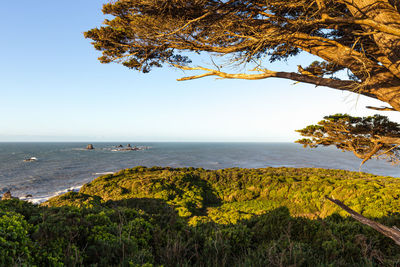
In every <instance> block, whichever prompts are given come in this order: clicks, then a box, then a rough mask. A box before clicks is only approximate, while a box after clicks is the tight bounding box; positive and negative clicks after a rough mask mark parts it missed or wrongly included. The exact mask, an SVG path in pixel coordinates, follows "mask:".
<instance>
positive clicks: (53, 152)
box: [0, 143, 400, 202]
mask: <svg viewBox="0 0 400 267" xmlns="http://www.w3.org/2000/svg"><path fill="white" fill-rule="evenodd" d="M131 144H132V146H133V145H137V146H146V147H149V149H147V150H140V151H112V150H113V148H115V146H117V145H119V143H93V145H94V147H95V150H85V149H84V148H85V147H86V145H87V143H0V193H1V194H2V193H4V192H5V191H6V190H11V193H12V194H13V195H14V196H17V197H21V198H24V197H25V196H26V195H28V194H30V195H32V196H33V197H32V198H30V200H31V201H33V202H40V201H43V200H45V199H47V198H48V197H50V196H54V195H57V194H60V193H62V192H67V191H68V190H74V189H78V188H79V187H80V186H81V185H82V184H84V183H87V182H90V181H91V180H93V179H94V178H96V177H97V176H99V175H101V174H103V173H107V172H115V171H118V170H120V169H124V168H132V167H134V166H139V165H140V166H147V167H152V166H170V167H202V168H205V169H222V168H230V167H241V168H264V167H280V166H286V167H319V168H330V169H345V170H352V171H358V167H359V164H360V160H359V159H357V158H356V157H355V156H353V154H352V153H347V152H346V153H344V152H341V151H339V150H337V149H336V148H318V149H304V148H303V147H302V146H301V145H298V144H292V143H131ZM123 145H124V146H126V144H123ZM30 157H36V158H37V159H38V160H37V161H34V162H24V161H23V160H24V159H26V158H30ZM362 171H364V172H369V173H373V174H378V175H385V176H394V177H399V176H400V167H399V166H392V165H390V164H389V163H386V162H384V161H376V160H373V161H372V160H371V161H370V162H367V163H366V164H365V165H364V166H363V168H362Z"/></svg>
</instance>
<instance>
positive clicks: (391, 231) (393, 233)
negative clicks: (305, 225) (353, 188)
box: [325, 196, 400, 245]
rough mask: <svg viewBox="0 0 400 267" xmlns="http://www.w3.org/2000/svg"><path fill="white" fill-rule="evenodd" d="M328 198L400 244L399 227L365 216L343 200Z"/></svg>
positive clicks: (358, 219) (352, 215) (363, 222)
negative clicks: (389, 225)
mask: <svg viewBox="0 0 400 267" xmlns="http://www.w3.org/2000/svg"><path fill="white" fill-rule="evenodd" d="M325 198H326V199H328V200H329V201H331V202H332V203H334V204H336V205H338V206H339V207H340V208H342V209H343V210H345V211H346V212H347V213H349V214H350V216H351V217H353V218H354V219H355V220H357V221H359V222H360V223H362V224H365V225H368V226H370V227H372V228H373V229H375V230H376V231H378V232H380V233H381V234H383V235H385V236H387V237H389V238H391V239H392V240H393V241H394V242H395V243H396V244H397V245H400V231H399V230H398V228H397V227H392V228H390V227H387V226H385V225H383V224H380V223H378V222H374V221H372V220H370V219H367V218H365V217H364V216H362V215H361V214H359V213H357V212H355V211H354V210H352V209H350V208H349V207H348V206H346V205H345V204H343V202H341V201H339V200H336V199H332V198H330V197H328V196H325Z"/></svg>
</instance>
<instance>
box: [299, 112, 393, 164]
mask: <svg viewBox="0 0 400 267" xmlns="http://www.w3.org/2000/svg"><path fill="white" fill-rule="evenodd" d="M297 132H299V133H300V134H301V135H302V136H304V137H307V138H304V139H300V140H297V141H296V143H300V144H303V146H304V147H311V148H315V147H318V146H331V145H332V146H336V148H338V149H341V150H343V151H351V152H353V153H354V155H356V156H357V157H358V158H360V159H363V161H362V163H361V164H363V163H365V162H366V161H367V160H369V159H371V158H386V159H388V160H389V161H391V162H398V161H399V157H400V156H399V153H400V148H399V147H398V142H399V140H398V138H399V137H400V124H398V123H395V122H392V121H390V120H389V119H388V118H387V117H386V116H381V115H374V116H369V117H352V116H350V115H347V114H335V115H330V116H325V117H324V120H322V121H320V122H318V124H317V125H309V126H307V127H306V128H304V129H301V130H297Z"/></svg>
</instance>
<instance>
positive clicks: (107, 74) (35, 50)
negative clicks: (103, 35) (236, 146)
mask: <svg viewBox="0 0 400 267" xmlns="http://www.w3.org/2000/svg"><path fill="white" fill-rule="evenodd" d="M104 2H105V1H100V0H99V1H96V0H88V1H77V0H71V1H54V0H52V1H49V0H42V1H31V0H19V1H5V2H4V3H2V6H1V8H0V21H1V25H3V27H2V33H1V35H0V50H1V51H2V53H1V55H2V58H1V61H0V73H1V74H0V75H1V76H0V78H1V79H0V90H1V91H0V92H1V97H0V114H1V115H0V141H85V142H86V141H266V142H276V141H293V140H295V139H296V138H298V135H297V134H296V133H295V132H294V130H295V129H300V128H302V127H304V126H306V125H308V124H310V123H315V122H317V121H318V120H320V119H321V118H322V117H323V116H324V115H328V114H332V113H337V112H342V113H351V114H354V115H368V114H374V113H375V112H373V111H368V110H366V109H365V108H364V106H365V105H378V106H379V105H380V103H377V101H371V100H368V99H366V98H364V97H359V96H357V95H351V94H350V93H342V92H339V91H336V90H332V89H327V88H323V87H318V88H315V87H314V86H312V85H307V84H296V85H293V82H292V81H288V80H278V79H267V80H263V81H241V80H216V79H214V78H204V79H200V80H194V81H187V82H177V81H176V79H177V78H179V77H182V76H184V73H182V71H177V70H174V69H171V68H163V69H159V70H157V71H154V72H152V73H150V74H140V73H137V72H134V71H131V70H129V69H127V68H125V67H123V66H120V65H117V64H107V65H104V64H100V63H99V62H98V61H97V57H98V56H99V53H98V52H97V51H95V50H94V48H93V47H92V46H91V45H90V41H89V40H85V39H84V38H83V34H82V33H83V32H84V31H86V30H88V29H90V28H93V27H96V26H99V25H100V24H101V22H102V21H103V19H104V16H103V15H102V13H101V6H102V3H104ZM206 59H207V58H206V57H205V58H204V59H202V61H205V60H206ZM307 60H310V58H309V57H307V56H303V57H300V58H297V59H296V60H294V61H290V62H289V63H280V64H278V65H276V66H272V68H273V69H274V70H277V69H278V68H284V69H285V70H292V71H295V70H296V65H298V64H302V63H304V62H306V61H307ZM198 63H199V64H200V63H201V62H198ZM186 75H190V73H187V74H186ZM384 114H386V115H389V116H390V118H392V119H393V120H395V121H399V120H400V117H399V116H398V115H396V114H393V113H384Z"/></svg>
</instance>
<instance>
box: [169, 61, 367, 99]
mask: <svg viewBox="0 0 400 267" xmlns="http://www.w3.org/2000/svg"><path fill="white" fill-rule="evenodd" d="M173 66H174V67H177V68H180V69H182V70H202V71H206V73H204V74H201V75H194V76H188V77H184V78H181V79H178V81H187V80H194V79H199V78H203V77H206V76H218V77H221V78H224V79H244V80H261V79H267V78H283V79H289V80H293V81H298V82H304V83H311V84H314V85H316V86H327V87H331V88H334V89H339V90H345V91H350V92H353V89H354V88H355V87H356V86H357V85H359V83H357V82H354V81H349V80H335V79H328V78H321V77H317V76H313V75H303V74H298V73H295V72H282V71H271V70H267V69H257V70H258V71H261V73H260V74H246V73H237V74H231V73H226V72H222V71H219V70H214V69H209V68H204V67H188V66H179V65H175V64H173ZM361 93H362V92H361Z"/></svg>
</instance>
